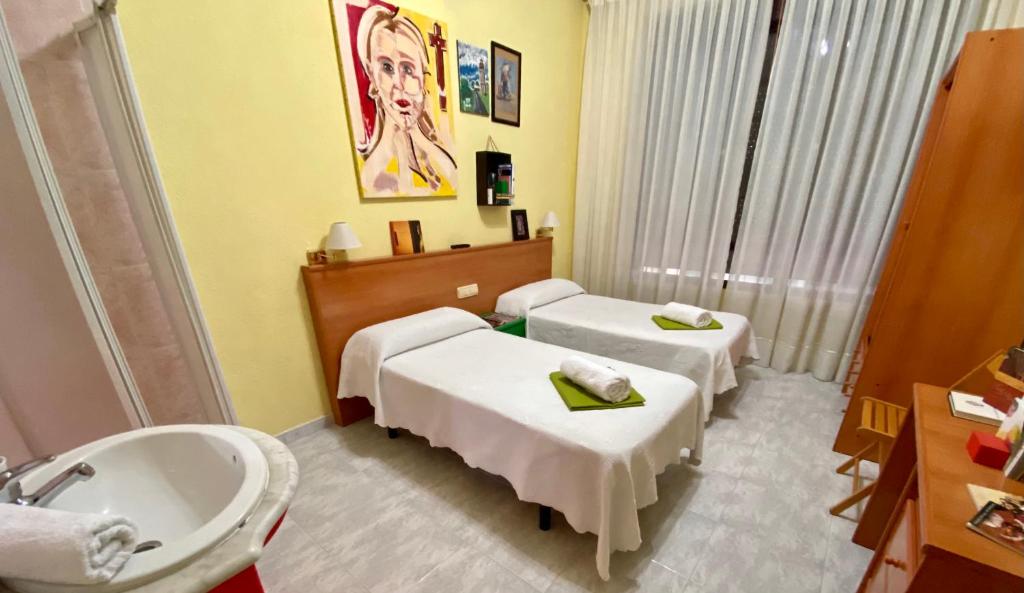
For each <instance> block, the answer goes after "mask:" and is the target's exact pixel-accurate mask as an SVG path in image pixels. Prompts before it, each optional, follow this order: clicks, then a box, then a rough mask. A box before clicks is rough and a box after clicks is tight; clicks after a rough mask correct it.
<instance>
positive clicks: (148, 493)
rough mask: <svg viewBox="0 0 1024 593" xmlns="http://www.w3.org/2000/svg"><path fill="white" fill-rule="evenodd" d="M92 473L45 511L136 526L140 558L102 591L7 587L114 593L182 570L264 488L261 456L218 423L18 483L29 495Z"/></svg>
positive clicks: (130, 437)
mask: <svg viewBox="0 0 1024 593" xmlns="http://www.w3.org/2000/svg"><path fill="white" fill-rule="evenodd" d="M82 461H84V462H85V463H88V464H89V465H91V466H92V467H93V468H94V469H95V470H96V475H95V476H93V477H92V478H91V479H89V480H87V481H84V482H77V483H74V484H71V485H70V486H69V487H68V488H67V489H66V490H65V491H63V492H62V493H60V494H59V495H58V496H56V497H55V498H54V499H53V500H51V501H50V502H49V503H47V504H46V506H47V507H49V508H55V509H62V510H66V511H80V512H87V513H104V514H116V515H123V516H125V517H128V518H130V519H131V520H133V521H135V523H136V524H137V525H138V526H139V542H140V543H141V542H146V541H150V540H155V541H158V542H160V544H161V545H160V547H158V548H155V549H152V550H149V551H146V552H139V553H136V554H135V555H134V556H132V558H131V559H130V560H129V561H128V563H127V564H126V565H125V567H124V569H123V570H122V571H121V572H120V573H118V575H117V576H116V577H114V580H113V581H111V582H110V583H107V584H105V585H89V586H67V585H64V586H61V585H51V584H43V583H34V582H29V581H16V580H8V581H7V583H6V584H7V585H8V586H9V587H11V588H12V589H14V590H15V591H20V592H23V593H44V592H45V593H64V592H75V593H78V592H89V593H113V592H116V591H124V590H126V589H131V588H134V587H138V586H140V585H142V584H145V583H147V582H150V581H153V580H156V579H157V578H160V577H162V576H164V575H166V574H169V573H171V572H174V571H176V570H179V569H181V568H182V567H184V566H185V565H187V564H188V563H189V561H190V560H192V559H194V558H196V557H197V556H199V555H200V554H203V553H204V552H206V551H208V550H210V549H212V548H213V547H215V546H217V545H218V544H220V543H221V542H223V541H224V540H226V539H227V538H229V537H231V535H232V534H234V533H235V531H236V530H237V529H239V528H240V527H241V526H242V525H244V524H245V521H246V519H247V518H248V517H249V515H250V514H251V513H252V512H253V510H254V509H255V508H256V506H257V505H258V504H259V503H260V500H261V499H262V498H263V495H264V493H265V492H266V489H267V479H268V475H269V470H268V466H267V459H266V457H265V456H264V455H263V453H262V452H261V451H260V449H259V447H257V446H256V444H255V443H254V442H253V441H252V440H250V439H249V438H248V437H246V436H245V435H244V434H242V433H240V432H236V431H234V430H231V429H229V428H226V427H223V426H215V425H180V426H163V427H158V428H144V429H141V430H135V431H131V432H126V433H123V434H118V435H114V436H111V437H107V438H105V439H102V440H99V441H96V442H93V443H90V444H88V445H85V446H82V447H79V448H78V449H75V450H73V451H70V452H68V453H65V454H63V455H60V456H59V457H57V459H56V460H55V461H53V462H52V463H49V464H47V465H46V466H44V467H42V468H40V469H38V470H36V471H35V472H33V473H31V474H29V475H28V476H27V477H25V478H23V479H22V480H21V482H22V485H23V487H24V491H25V492H34V491H36V490H37V489H38V488H39V487H40V486H42V485H43V484H45V483H46V482H47V481H48V480H49V479H50V478H52V477H54V476H55V475H56V474H58V473H60V472H61V471H62V470H64V469H66V468H68V467H70V466H72V465H74V464H75V463H78V462H82Z"/></svg>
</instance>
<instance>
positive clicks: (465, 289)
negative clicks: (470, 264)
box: [455, 284, 480, 299]
mask: <svg viewBox="0 0 1024 593" xmlns="http://www.w3.org/2000/svg"><path fill="white" fill-rule="evenodd" d="M455 291H456V294H458V295H459V298H460V299H468V298H469V297H471V296H476V295H477V294H479V292H480V289H479V288H477V286H476V284H467V285H465V286H460V287H458V288H457V289H455Z"/></svg>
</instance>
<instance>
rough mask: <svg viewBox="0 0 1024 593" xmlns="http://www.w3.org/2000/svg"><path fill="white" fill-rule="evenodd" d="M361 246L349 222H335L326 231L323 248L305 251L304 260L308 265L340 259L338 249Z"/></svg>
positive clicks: (344, 249)
mask: <svg viewBox="0 0 1024 593" xmlns="http://www.w3.org/2000/svg"><path fill="white" fill-rule="evenodd" d="M362 246H363V244H362V242H360V241H359V236H358V235H356V232H355V231H354V230H352V226H351V225H349V223H347V222H336V223H334V224H332V225H331V230H330V231H329V232H328V233H327V241H326V242H325V243H324V249H322V250H320V251H307V252H306V261H308V262H309V264H310V265H312V264H326V263H331V262H336V261H339V260H340V259H341V257H340V254H339V253H338V252H339V251H346V250H349V249H357V248H359V247H362Z"/></svg>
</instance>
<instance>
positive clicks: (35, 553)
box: [0, 504, 139, 585]
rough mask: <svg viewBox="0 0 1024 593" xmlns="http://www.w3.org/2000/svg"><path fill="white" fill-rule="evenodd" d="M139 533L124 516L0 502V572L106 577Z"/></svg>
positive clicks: (75, 580)
mask: <svg viewBox="0 0 1024 593" xmlns="http://www.w3.org/2000/svg"><path fill="white" fill-rule="evenodd" d="M138 533H139V532H138V528H136V527H135V524H134V523H132V522H131V521H130V520H128V519H126V518H124V517H118V516H113V515H99V514H92V513H72V512H68V511H59V510H55V509H46V508H36V507H28V506H20V505H16V504H0V577H5V578H12V579H25V580H30V581H40V582H44V583H52V584H61V585H93V584H98V583H106V582H109V581H110V580H111V579H113V578H114V575H116V574H117V573H118V571H120V570H121V568H123V567H124V564H125V562H127V561H128V559H129V558H131V556H132V552H134V551H135V543H136V540H137V539H138Z"/></svg>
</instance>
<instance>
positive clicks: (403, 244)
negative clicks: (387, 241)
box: [388, 220, 424, 255]
mask: <svg viewBox="0 0 1024 593" xmlns="http://www.w3.org/2000/svg"><path fill="white" fill-rule="evenodd" d="M388 225H389V226H390V227H391V253H392V254H394V255H408V254H410V253H423V252H424V249H423V228H422V227H421V226H420V221H418V220H392V221H391V222H390V223H388Z"/></svg>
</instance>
